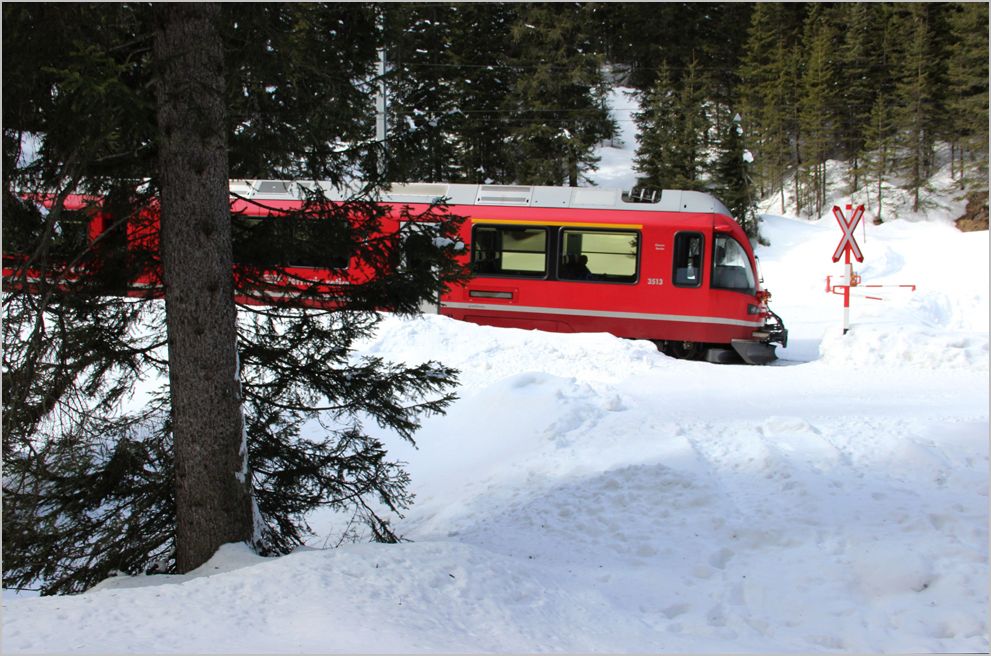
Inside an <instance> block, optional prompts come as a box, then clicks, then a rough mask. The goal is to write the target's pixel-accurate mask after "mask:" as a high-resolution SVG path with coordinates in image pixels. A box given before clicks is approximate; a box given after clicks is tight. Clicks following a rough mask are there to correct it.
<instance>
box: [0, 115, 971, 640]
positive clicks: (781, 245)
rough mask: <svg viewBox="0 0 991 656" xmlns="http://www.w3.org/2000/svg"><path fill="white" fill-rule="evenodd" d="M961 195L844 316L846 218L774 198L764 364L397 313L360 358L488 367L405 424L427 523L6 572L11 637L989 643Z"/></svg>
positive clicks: (901, 248)
mask: <svg viewBox="0 0 991 656" xmlns="http://www.w3.org/2000/svg"><path fill="white" fill-rule="evenodd" d="M619 102H625V100H619V101H617V104H618V103H619ZM623 106H624V107H626V106H629V105H623ZM634 145H635V144H634V143H633V142H632V140H631V141H628V142H626V143H625V146H624V148H625V151H624V149H623V148H615V149H613V150H614V151H615V152H612V151H610V152H608V153H604V156H605V155H607V154H608V155H609V156H610V157H612V156H615V158H616V160H617V161H618V160H619V158H620V157H622V154H621V153H622V152H625V153H626V158H627V159H626V162H627V164H626V171H627V173H628V172H629V164H628V162H629V155H630V151H631V150H632V148H633V147H634ZM617 161H612V162H611V165H610V166H613V165H616V166H618V164H617ZM603 164H606V158H605V157H604V160H603ZM610 171H612V172H610ZM610 171H603V175H604V176H605V177H604V178H603V179H602V180H601V182H602V183H603V184H608V182H609V180H610V179H612V178H611V177H610V176H612V175H622V173H621V172H619V171H620V169H619V168H615V169H612V168H610ZM835 202H837V203H842V202H848V201H847V200H846V199H840V198H837V199H835ZM952 202H953V201H952V199H949V200H948V201H947V204H948V205H949V204H951V203H952ZM952 212H953V209H952V208H950V209H945V210H944V211H943V212H942V213H941V214H940V213H937V212H933V213H931V214H930V215H929V216H928V217H925V218H926V220H924V221H923V220H919V221H904V220H902V221H894V222H891V223H886V224H883V225H880V226H875V225H873V224H868V225H867V226H866V228H865V229H866V234H865V233H864V232H863V229H858V231H857V239H858V240H859V241H860V242H861V246H862V248H863V250H864V254H865V257H866V261H865V262H864V264H862V265H858V266H857V271H858V272H859V273H861V274H862V276H863V278H864V282H865V283H872V284H915V285H916V286H917V289H916V291H914V292H911V291H908V290H905V289H898V288H890V289H883V290H876V291H878V292H879V295H883V296H884V297H886V299H887V300H884V301H875V300H869V299H864V298H860V297H857V298H855V299H854V301H853V306H852V312H851V320H852V329H851V332H850V333H849V334H847V335H846V336H844V335H842V329H841V325H842V299H841V297H839V296H836V295H832V294H827V293H826V291H825V279H826V276H827V275H832V276H837V275H841V274H842V267H841V266H839V265H834V264H833V263H832V262H831V260H830V255H831V254H832V252H833V249H834V248H835V247H836V244H837V242H838V241H839V239H840V237H841V236H842V233H841V231H840V229H839V228H838V226H837V225H836V222H835V221H834V220H833V219H832V217H831V216H827V217H824V218H823V219H820V220H819V221H812V222H810V221H806V220H799V219H796V218H789V217H782V216H775V215H770V214H768V215H765V216H764V222H763V225H762V231H763V234H764V235H765V237H766V238H767V239H768V240H769V242H770V246H768V247H762V248H760V249H759V255H760V258H761V266H762V272H763V276H764V279H765V285H766V287H767V288H768V289H770V290H771V292H772V293H773V298H772V301H771V304H772V307H773V308H774V310H775V311H776V312H777V313H778V314H780V315H781V317H782V318H783V319H784V321H785V323H786V324H787V326H788V328H789V330H790V332H791V335H790V342H789V347H788V348H787V349H782V350H780V351H779V352H780V355H781V357H782V359H781V360H779V361H778V362H776V363H775V364H774V365H771V366H766V367H750V366H733V365H712V364H706V363H698V362H687V361H679V360H674V359H671V358H668V357H666V356H664V355H662V354H660V353H659V352H657V350H656V349H655V348H654V347H653V345H651V344H650V343H648V342H639V341H624V340H620V339H617V338H614V337H611V336H609V335H605V334H584V335H558V334H549V333H541V332H536V331H521V330H512V329H498V328H489V327H480V326H475V325H471V324H464V323H459V322H456V321H453V320H450V319H447V318H444V317H439V316H426V317H423V318H420V319H416V320H406V321H404V320H399V319H397V318H395V317H386V318H385V320H384V321H383V323H382V325H381V328H380V330H379V332H378V334H377V335H376V337H375V338H374V339H372V340H369V341H368V342H366V343H363V344H361V350H362V351H363V352H365V353H369V354H374V355H378V356H382V357H385V358H388V359H392V360H397V361H402V362H410V363H418V362H421V361H424V360H427V359H437V360H441V361H443V362H444V363H446V364H449V365H452V366H454V367H457V368H459V369H461V371H462V374H461V382H462V387H461V389H460V391H459V394H460V397H461V398H460V400H459V401H458V402H457V403H456V404H455V405H454V406H453V407H452V409H451V410H450V412H449V413H448V414H447V416H444V417H434V418H431V419H429V420H428V421H427V422H426V424H425V426H424V429H423V430H422V431H421V432H420V433H419V435H418V437H417V440H418V446H419V448H418V449H413V448H411V447H409V446H408V445H405V444H403V443H401V441H400V440H398V439H396V438H393V437H390V436H385V439H386V440H387V442H388V443H389V444H390V446H391V448H392V453H393V455H394V456H395V457H397V458H399V459H401V460H404V461H406V462H408V463H409V464H408V469H409V472H410V474H411V475H412V478H413V489H414V491H415V492H416V494H417V500H416V503H415V504H414V507H413V508H412V510H411V511H410V512H409V514H408V515H407V517H406V518H405V519H403V520H401V521H400V522H399V524H398V528H399V530H400V532H401V533H402V534H404V535H405V536H406V537H407V538H408V539H409V540H411V542H409V543H404V544H398V545H377V544H358V545H345V546H343V547H341V548H338V549H323V548H321V547H322V546H323V545H324V543H325V540H326V535H327V534H328V533H329V527H330V526H332V525H333V523H334V521H335V520H334V518H333V517H329V516H318V517H315V518H314V522H313V525H314V528H316V529H317V530H318V531H319V532H320V533H321V535H320V536H318V537H317V538H315V539H314V540H313V541H312V542H311V547H310V548H307V549H301V550H299V551H298V552H297V553H294V554H292V555H290V556H286V557H283V558H278V559H262V558H259V557H256V556H254V555H252V554H250V553H248V552H247V551H246V549H244V548H241V547H237V546H229V547H227V548H225V549H223V550H222V551H221V552H220V553H219V554H218V555H217V556H216V557H215V558H214V559H213V561H211V562H210V563H208V564H207V565H205V566H203V567H202V568H201V569H200V570H198V571H197V572H195V573H193V574H190V575H186V576H154V577H134V578H117V579H111V580H109V581H107V582H105V583H103V584H101V585H100V586H98V588H97V589H95V590H93V591H91V592H89V593H86V594H83V595H79V596H75V597H61V598H25V597H23V596H21V597H14V596H6V597H5V599H4V617H3V644H4V651H5V652H7V653H24V652H39V651H41V652H45V651H55V652H69V651H82V652H115V653H120V652H234V653H257V652H266V653H277V652H284V653H285V652H291V653H293V652H294V653H299V652H311V653H312V652H320V653H328V652H352V653H353V652H377V653H383V652H451V651H455V652H481V651H512V652H537V651H566V652H590V651H608V652H631V651H633V652H713V651H718V652H733V651H745V652H772V651H779V652H780V651H789V652H810V651H854V652H878V651H885V652H986V651H987V650H988V647H989V644H988V622H987V618H988V611H989V606H988V577H989V568H988V519H989V517H988V436H989V433H988V431H989V424H988V391H989V378H988V375H989V374H988V371H989V367H988V359H989V354H988V289H989V281H988V272H989V261H988V260H989V243H988V233H987V232H977V233H961V232H959V231H957V230H956V229H955V228H954V227H953V226H952V224H951V223H950V219H952V218H955V215H953V214H952ZM917 218H918V217H917Z"/></svg>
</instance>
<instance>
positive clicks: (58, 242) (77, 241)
mask: <svg viewBox="0 0 991 656" xmlns="http://www.w3.org/2000/svg"><path fill="white" fill-rule="evenodd" d="M89 223H90V215H89V213H88V212H86V211H85V210H66V209H63V210H62V213H61V215H60V216H59V220H58V221H57V222H56V223H55V224H54V225H53V226H52V241H51V246H50V247H49V248H50V250H49V252H50V253H51V254H52V255H53V256H55V258H56V259H72V258H74V257H77V256H79V254H80V253H82V252H83V250H84V249H85V248H86V246H87V245H88V244H89Z"/></svg>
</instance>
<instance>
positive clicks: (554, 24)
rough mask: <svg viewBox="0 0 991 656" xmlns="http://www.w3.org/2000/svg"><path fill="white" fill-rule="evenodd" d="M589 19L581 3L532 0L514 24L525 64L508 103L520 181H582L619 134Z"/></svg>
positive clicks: (517, 55)
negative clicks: (598, 151)
mask: <svg viewBox="0 0 991 656" xmlns="http://www.w3.org/2000/svg"><path fill="white" fill-rule="evenodd" d="M585 18H586V17H585V10H583V8H582V7H581V6H580V5H576V4H572V3H569V4H560V5H546V4H529V5H522V6H521V9H520V12H519V15H518V17H517V19H516V21H515V22H514V23H513V25H512V28H511V35H512V38H511V41H510V45H511V47H512V50H511V52H512V53H513V61H514V64H516V65H518V66H520V67H523V68H525V70H526V74H525V75H520V76H518V77H517V79H516V80H515V83H514V85H513V86H512V88H511V89H510V90H509V95H508V97H507V101H506V106H507V108H508V109H509V110H510V112H511V114H510V116H511V119H512V121H513V125H512V127H511V128H510V130H509V144H510V148H511V150H512V152H513V154H514V155H515V157H516V159H515V162H516V171H515V174H514V176H513V178H514V181H515V182H517V183H520V184H534V185H560V184H565V185H568V186H572V187H577V186H578V184H579V182H580V181H581V180H582V176H583V174H584V172H585V171H587V170H589V169H594V168H595V164H596V162H597V158H596V156H595V154H594V152H593V151H594V150H595V147H596V145H597V144H598V143H599V142H600V141H602V140H604V139H608V138H610V137H612V135H613V134H614V133H615V125H614V124H613V121H612V119H611V118H610V117H609V112H608V109H607V107H606V93H607V92H608V89H607V87H606V83H605V79H604V76H603V73H602V66H603V59H602V57H601V56H600V55H598V54H597V53H595V52H594V51H593V50H592V47H591V44H590V38H589V34H588V32H587V30H586V29H585V27H586V23H585Z"/></svg>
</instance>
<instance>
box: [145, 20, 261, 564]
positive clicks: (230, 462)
mask: <svg viewBox="0 0 991 656" xmlns="http://www.w3.org/2000/svg"><path fill="white" fill-rule="evenodd" d="M155 11H156V24H155V45H154V56H155V60H156V64H157V67H158V71H157V72H158V76H159V77H158V84H159V86H158V129H159V166H160V176H161V177H160V179H161V203H162V206H161V221H162V227H161V254H162V264H163V268H164V279H165V303H166V310H167V327H168V343H169V382H170V385H171V392H172V417H173V427H172V432H173V438H174V441H175V471H176V545H177V554H176V562H177V568H178V570H179V572H187V571H189V570H191V569H194V568H196V567H198V566H200V565H201V564H203V563H204V562H205V561H206V560H207V559H209V558H210V557H211V556H212V555H213V553H214V552H215V551H216V550H217V548H218V547H219V546H220V545H222V544H225V543H227V542H237V541H242V540H248V539H250V538H251V532H252V511H251V497H250V487H249V486H250V479H249V477H248V476H247V475H246V466H245V464H244V463H245V461H246V460H245V454H244V451H243V449H244V446H243V443H242V442H243V434H242V425H243V417H242V411H241V392H240V384H239V382H238V370H237V333H236V326H235V321H236V310H235V306H234V295H233V272H232V267H231V231H230V210H229V205H228V181H227V179H228V167H227V144H226V135H225V102H224V72H223V70H224V69H223V50H222V47H221V42H220V34H219V30H218V25H217V21H218V19H219V14H220V12H219V8H218V7H217V6H216V5H215V4H207V3H189V4H172V3H169V4H160V5H156V6H155Z"/></svg>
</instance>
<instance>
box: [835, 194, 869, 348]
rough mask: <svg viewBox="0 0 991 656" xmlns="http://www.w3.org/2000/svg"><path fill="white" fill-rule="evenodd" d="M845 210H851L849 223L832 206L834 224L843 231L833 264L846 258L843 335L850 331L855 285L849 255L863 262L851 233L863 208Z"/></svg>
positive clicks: (861, 254)
mask: <svg viewBox="0 0 991 656" xmlns="http://www.w3.org/2000/svg"><path fill="white" fill-rule="evenodd" d="M846 209H847V211H848V212H849V211H851V210H853V214H852V215H851V216H850V221H847V220H846V217H845V216H843V210H841V209H840V207H839V205H833V216H835V217H836V222H837V223H839V224H840V229H841V230H843V238H842V239H840V243H839V245H838V246H837V247H836V250H835V251H833V262H839V261H840V257H845V258H846V279H847V284H846V286H845V287H844V288H843V334H844V335H846V334H847V332H848V331H849V330H850V288H851V287H853V286H854V285H855V284H856V282H855V281H854V275H855V274H854V273H853V263H852V262H850V254H851V253H853V256H854V257H855V258H857V261H858V262H863V261H864V254H863V253H862V252H861V251H860V245H859V244H857V239H856V238H855V237H854V236H853V231H854V230H856V229H857V224H858V223H860V219H861V218H863V216H864V206H863V205H858V206H857V209H856V210H854V209H853V205H847V206H846Z"/></svg>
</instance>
